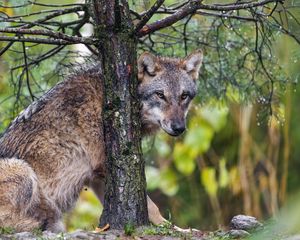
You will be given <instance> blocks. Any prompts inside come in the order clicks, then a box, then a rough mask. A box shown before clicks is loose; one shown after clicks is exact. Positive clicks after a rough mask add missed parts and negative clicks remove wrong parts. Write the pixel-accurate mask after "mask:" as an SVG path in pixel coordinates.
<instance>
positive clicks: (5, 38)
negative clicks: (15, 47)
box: [0, 36, 76, 45]
mask: <svg viewBox="0 0 300 240" xmlns="http://www.w3.org/2000/svg"><path fill="white" fill-rule="evenodd" d="M0 41H5V42H10V41H13V42H30V43H43V44H50V45H70V44H76V43H75V42H69V41H66V40H62V39H47V38H32V37H17V36H15V37H8V36H0Z"/></svg>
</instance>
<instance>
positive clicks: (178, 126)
mask: <svg viewBox="0 0 300 240" xmlns="http://www.w3.org/2000/svg"><path fill="white" fill-rule="evenodd" d="M171 128H172V131H173V132H174V133H175V134H176V135H179V134H181V133H183V132H184V130H185V123H184V122H173V123H171Z"/></svg>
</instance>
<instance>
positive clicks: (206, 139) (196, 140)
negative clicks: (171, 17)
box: [184, 125, 213, 157]
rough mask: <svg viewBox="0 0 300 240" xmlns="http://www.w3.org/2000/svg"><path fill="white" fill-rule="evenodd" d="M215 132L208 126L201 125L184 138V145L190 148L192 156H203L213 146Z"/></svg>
mask: <svg viewBox="0 0 300 240" xmlns="http://www.w3.org/2000/svg"><path fill="white" fill-rule="evenodd" d="M212 137H213V130H212V128H211V127H210V126H208V125H199V126H197V127H195V128H193V129H190V130H189V131H188V132H187V134H186V135H185V138H184V144H186V145H187V146H189V147H190V150H191V154H192V156H194V157H196V156H197V155H200V154H203V153H204V152H206V151H207V150H208V149H209V147H210V144H211V140H212Z"/></svg>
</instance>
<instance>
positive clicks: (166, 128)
mask: <svg viewBox="0 0 300 240" xmlns="http://www.w3.org/2000/svg"><path fill="white" fill-rule="evenodd" d="M158 124H159V126H160V127H161V129H162V130H164V131H165V132H166V133H167V134H169V135H170V136H172V137H178V136H179V135H181V134H182V132H180V133H177V132H174V131H173V130H172V129H170V128H168V127H167V126H166V125H164V124H162V123H161V121H159V120H158Z"/></svg>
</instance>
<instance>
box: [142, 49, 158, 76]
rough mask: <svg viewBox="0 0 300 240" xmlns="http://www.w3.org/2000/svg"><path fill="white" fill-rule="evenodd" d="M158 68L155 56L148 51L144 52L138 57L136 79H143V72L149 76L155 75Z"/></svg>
mask: <svg viewBox="0 0 300 240" xmlns="http://www.w3.org/2000/svg"><path fill="white" fill-rule="evenodd" d="M157 70H158V64H157V58H156V56H154V55H153V54H151V53H149V52H144V53H143V54H142V55H141V56H140V57H139V59H138V79H139V80H140V81H141V80H143V79H144V76H145V73H146V74H147V75H149V76H150V77H153V76H155V74H156V71H157Z"/></svg>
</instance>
